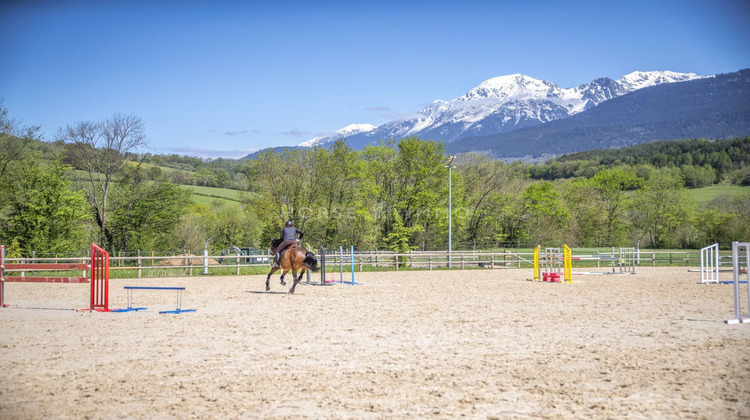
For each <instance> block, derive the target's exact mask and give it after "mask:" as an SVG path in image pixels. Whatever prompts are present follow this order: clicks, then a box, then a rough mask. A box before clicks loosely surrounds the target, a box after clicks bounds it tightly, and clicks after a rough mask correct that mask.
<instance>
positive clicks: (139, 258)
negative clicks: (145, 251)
mask: <svg viewBox="0 0 750 420" xmlns="http://www.w3.org/2000/svg"><path fill="white" fill-rule="evenodd" d="M138 278H141V250H140V249H139V250H138Z"/></svg>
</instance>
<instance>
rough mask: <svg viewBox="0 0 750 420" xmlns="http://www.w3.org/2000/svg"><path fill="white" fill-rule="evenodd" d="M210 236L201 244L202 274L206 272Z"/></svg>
mask: <svg viewBox="0 0 750 420" xmlns="http://www.w3.org/2000/svg"><path fill="white" fill-rule="evenodd" d="M210 240H211V238H206V242H205V243H204V244H203V274H208V241H210Z"/></svg>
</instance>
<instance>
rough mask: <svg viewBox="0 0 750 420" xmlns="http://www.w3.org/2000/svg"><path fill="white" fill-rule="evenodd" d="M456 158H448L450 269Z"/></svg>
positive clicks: (449, 262) (449, 265)
mask: <svg viewBox="0 0 750 420" xmlns="http://www.w3.org/2000/svg"><path fill="white" fill-rule="evenodd" d="M455 158H456V157H455V156H450V157H449V158H448V166H447V168H448V268H453V256H452V255H451V253H452V252H453V176H452V175H453V173H452V169H453V159H455Z"/></svg>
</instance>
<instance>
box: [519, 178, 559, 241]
mask: <svg viewBox="0 0 750 420" xmlns="http://www.w3.org/2000/svg"><path fill="white" fill-rule="evenodd" d="M523 200H524V215H525V216H526V218H527V229H528V231H529V237H532V238H536V240H537V241H539V242H540V243H541V242H551V241H561V240H562V237H563V230H564V229H565V228H566V227H567V225H568V220H569V219H570V214H569V213H568V210H567V209H566V208H565V207H564V205H563V204H562V202H561V201H560V193H559V192H557V191H556V190H555V189H554V187H553V186H552V183H550V182H548V181H544V182H535V183H532V184H530V185H529V186H528V187H527V188H526V191H524V192H523Z"/></svg>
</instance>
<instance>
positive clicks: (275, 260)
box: [273, 252, 281, 268]
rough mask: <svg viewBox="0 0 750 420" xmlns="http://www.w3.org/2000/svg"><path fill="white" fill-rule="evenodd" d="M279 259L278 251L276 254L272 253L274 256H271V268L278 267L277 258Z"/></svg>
mask: <svg viewBox="0 0 750 420" xmlns="http://www.w3.org/2000/svg"><path fill="white" fill-rule="evenodd" d="M280 259H281V256H280V255H279V253H278V252H277V253H276V254H274V256H273V268H279V260H280Z"/></svg>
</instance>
